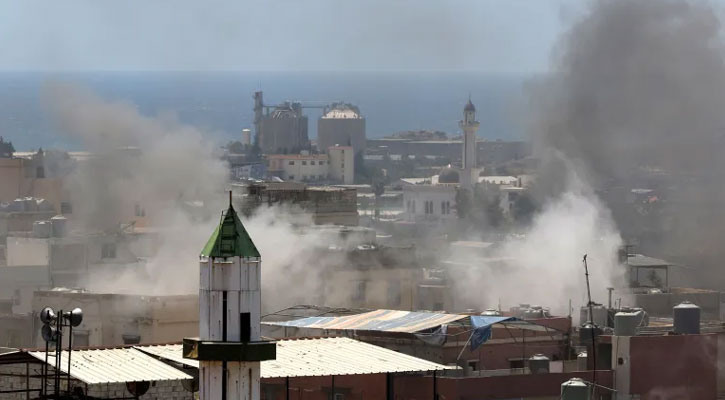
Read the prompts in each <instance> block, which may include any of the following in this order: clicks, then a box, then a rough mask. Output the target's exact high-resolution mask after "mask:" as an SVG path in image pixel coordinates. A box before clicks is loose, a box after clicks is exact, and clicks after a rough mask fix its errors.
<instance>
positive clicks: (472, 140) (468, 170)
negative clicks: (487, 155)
mask: <svg viewBox="0 0 725 400" xmlns="http://www.w3.org/2000/svg"><path fill="white" fill-rule="evenodd" d="M458 125H459V126H460V127H461V129H462V130H463V162H462V165H461V166H462V167H463V171H461V177H460V183H461V185H462V186H463V187H471V186H472V185H474V184H476V183H477V182H478V170H477V169H476V131H478V125H479V123H478V121H476V107H475V106H474V105H473V103H471V98H470V97H469V98H468V103H466V106H465V107H464V108H463V120H462V121H460V122H459V123H458Z"/></svg>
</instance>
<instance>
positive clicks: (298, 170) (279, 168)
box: [268, 155, 329, 181]
mask: <svg viewBox="0 0 725 400" xmlns="http://www.w3.org/2000/svg"><path fill="white" fill-rule="evenodd" d="M268 160H269V171H270V172H272V173H275V174H276V175H278V176H279V177H280V178H282V179H285V180H294V181H318V180H325V179H327V177H328V174H329V161H328V159H327V156H325V155H320V156H306V157H296V156H292V157H278V156H270V157H268Z"/></svg>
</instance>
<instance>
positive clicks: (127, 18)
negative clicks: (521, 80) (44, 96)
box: [0, 0, 581, 74]
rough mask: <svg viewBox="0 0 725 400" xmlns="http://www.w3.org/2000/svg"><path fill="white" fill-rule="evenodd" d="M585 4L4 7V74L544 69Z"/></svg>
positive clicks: (95, 2) (0, 38)
mask: <svg viewBox="0 0 725 400" xmlns="http://www.w3.org/2000/svg"><path fill="white" fill-rule="evenodd" d="M577 3H581V0H515V1H511V0H450V1H443V0H394V1H391V0H357V1H347V0H342V1H340V0H304V1H302V0H242V1H234V0H228V1H214V0H211V1H196V0H154V1H148V0H123V1H105V0H88V1H82V0H64V1H57V0H50V1H36V0H23V1H16V0H0V54H2V56H1V57H0V70H4V71H25V70H41V71H89V70H93V71H106V70H113V71H149V70H158V71H165V70H193V71H214V70H226V71H264V70H274V71H332V70H335V71H359V70H464V71H481V72H487V73H507V74H528V73H532V72H539V71H544V70H546V68H547V65H548V61H549V56H550V53H551V50H552V46H553V45H554V43H555V41H556V38H557V36H558V35H559V34H560V33H561V31H562V29H564V27H565V26H566V25H567V20H568V19H571V18H574V16H575V15H576V13H577Z"/></svg>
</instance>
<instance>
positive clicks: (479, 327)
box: [471, 315, 517, 351]
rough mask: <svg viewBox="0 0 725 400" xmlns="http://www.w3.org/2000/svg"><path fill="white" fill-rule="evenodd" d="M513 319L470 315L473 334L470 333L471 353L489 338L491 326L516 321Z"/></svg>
mask: <svg viewBox="0 0 725 400" xmlns="http://www.w3.org/2000/svg"><path fill="white" fill-rule="evenodd" d="M516 320H517V318H514V317H493V316H485V315H472V316H471V325H472V326H473V333H471V351H474V350H476V349H477V348H479V347H481V345H482V344H484V343H486V341H488V339H490V338H491V325H493V324H498V323H499V322H504V321H516Z"/></svg>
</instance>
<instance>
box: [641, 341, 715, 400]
mask: <svg viewBox="0 0 725 400" xmlns="http://www.w3.org/2000/svg"><path fill="white" fill-rule="evenodd" d="M717 353H718V348H717V335H715V334H704V335H676V336H675V335H671V336H633V337H631V338H630V363H631V365H630V366H629V367H630V370H631V377H630V379H631V384H630V390H631V393H632V394H639V395H640V396H641V399H642V400H656V399H663V398H682V399H714V398H716V395H717Z"/></svg>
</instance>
